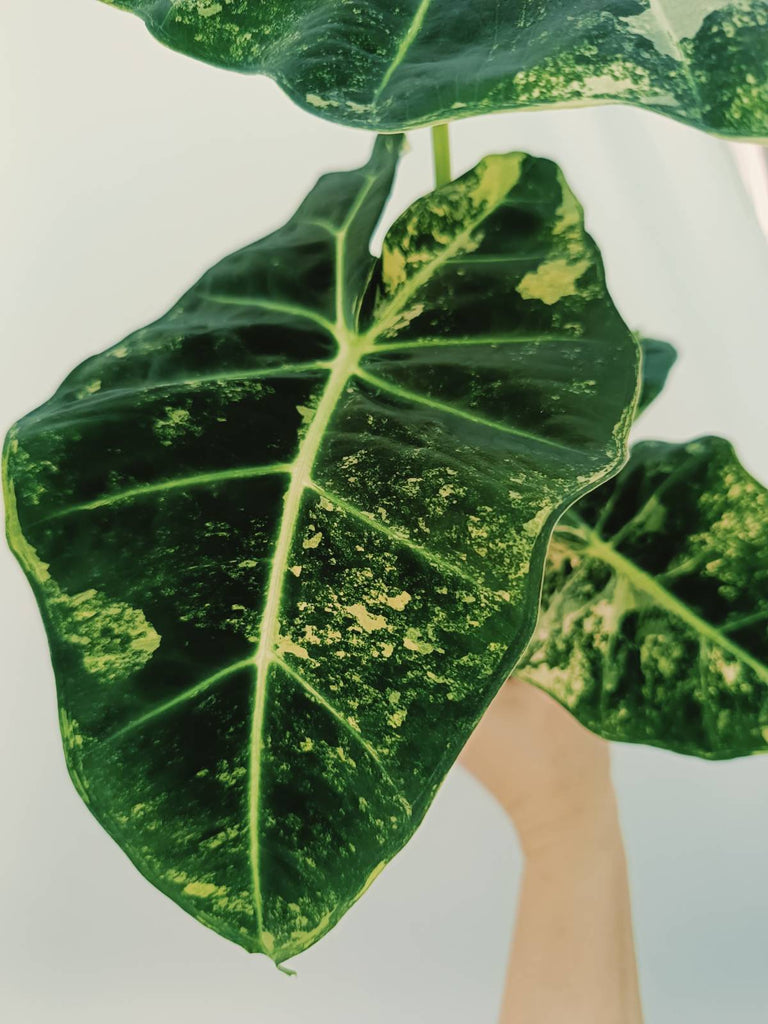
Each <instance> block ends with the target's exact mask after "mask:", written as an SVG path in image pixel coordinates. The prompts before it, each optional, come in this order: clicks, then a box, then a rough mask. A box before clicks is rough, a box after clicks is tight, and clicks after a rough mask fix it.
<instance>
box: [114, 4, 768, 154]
mask: <svg viewBox="0 0 768 1024" xmlns="http://www.w3.org/2000/svg"><path fill="white" fill-rule="evenodd" d="M105 2H106V3H113V4H114V6H116V7H122V8H124V9H125V10H128V11H132V12H133V13H135V14H138V15H139V16H140V17H141V18H143V19H144V21H145V22H146V24H147V26H148V28H149V30H150V31H151V32H152V33H153V34H154V35H155V36H156V37H157V38H158V39H159V40H160V41H161V42H163V43H165V44H166V45H167V46H170V47H172V48H173V49H175V50H180V51H181V52H182V53H186V54H189V55H190V56H193V57H197V58H198V59H200V60H204V61H208V62H209V63H211V64H217V65H219V66H221V67H226V68H233V69H234V70H236V71H245V72H260V73H263V74H266V75H269V76H270V77H271V78H273V79H275V81H277V82H278V83H279V84H280V85H281V86H282V88H283V89H285V91H286V92H287V93H288V95H289V96H291V98H292V99H293V100H294V101H295V102H296V103H298V104H299V105H300V106H302V107H304V108H305V109H307V110H311V111H313V112H314V113H316V114H320V115H321V116H323V117H327V118H329V119H330V120H332V121H339V122H341V123H342V124H349V125H356V126H358V127H361V128H372V129H376V130H383V131H399V130H401V129H403V128H409V127H415V126H417V125H421V124H428V123H430V122H435V121H443V120H449V119H451V118H456V117H467V116H470V115H473V114H485V113H489V112H491V111H495V110H513V109H525V108H537V107H545V106H583V105H584V104H592V103H619V102H621V103H631V104H633V105H635V106H641V107H645V108H646V109H648V110H655V111H656V112H658V113H660V114H667V115H669V116H670V117H675V118H677V119H678V120H680V121H684V122H686V123H687V124H692V125H695V126H696V127H698V128H704V129H707V130H709V131H713V132H717V133H720V134H723V135H732V136H736V137H741V138H748V137H755V138H765V137H767V136H768V3H767V2H766V0H732V2H730V0H691V2H689V3H686V2H685V0H682V2H681V0H674V3H670V2H669V0H603V3H600V4H596V3H595V2H594V0H505V2H503V3H499V0H471V2H469V0H400V2H396V3H395V2H393V0H354V2H351V0H320V2H317V0H315V2H312V3H308V2H307V0H273V2H271V3H265V2H264V0H105Z"/></svg>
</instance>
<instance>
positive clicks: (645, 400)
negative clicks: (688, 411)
mask: <svg viewBox="0 0 768 1024" xmlns="http://www.w3.org/2000/svg"><path fill="white" fill-rule="evenodd" d="M640 353H641V356H642V358H641V387H640V398H639V399H638V402H637V415H638V416H639V415H640V413H641V412H645V410H646V409H647V408H648V406H649V405H650V404H651V402H654V401H655V400H656V399H657V398H658V397H659V395H660V394H661V392H662V391H663V390H664V385H665V384H666V383H667V377H668V376H669V371H670V370H671V369H672V367H673V366H674V365H675V362H676V360H677V352H676V351H675V348H674V346H673V345H670V344H669V342H668V341H656V339H655V338H640Z"/></svg>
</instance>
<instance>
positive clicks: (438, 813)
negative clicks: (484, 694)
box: [0, 0, 768, 1024]
mask: <svg viewBox="0 0 768 1024" xmlns="http://www.w3.org/2000/svg"><path fill="white" fill-rule="evenodd" d="M452 135H453V144H454V152H455V161H456V164H457V170H464V169H466V168H467V167H469V166H471V165H472V164H473V163H474V162H476V160H477V159H479V158H480V157H482V156H483V155H484V154H486V153H487V152H490V151H508V150H512V149H526V150H529V151H530V152H532V153H537V154H542V155H547V156H551V157H553V158H555V159H557V160H558V161H559V162H560V163H561V164H562V166H563V168H564V170H565V173H566V175H567V176H568V179H569V181H570V182H571V185H572V186H573V188H574V189H575V191H576V192H577V194H578V195H579V197H580V198H581V200H582V202H583V203H584V205H585V207H586V210H587V221H588V225H589V228H590V230H591V231H592V233H593V234H594V235H595V237H596V238H597V240H598V242H599V244H600V246H601V247H602V251H603V255H604V258H605V261H606V264H607V270H608V281H609V285H610V287H611V290H612V293H613V295H614V298H615V300H616V302H617V304H618V305H619V308H620V309H621V310H622V312H623V314H624V316H625V318H626V320H627V321H628V322H629V323H630V324H631V325H632V326H634V327H637V328H640V329H641V330H643V331H646V332H648V333H650V334H653V335H655V336H657V337H661V338H667V339H669V340H671V341H674V342H675V343H676V344H677V345H678V346H679V348H680V351H681V353H682V358H681V362H680V365H679V367H678V369H677V371H676V372H675V374H674V376H673V378H672V381H671V384H670V386H669V388H668V390H667V392H666V393H665V395H664V397H663V398H662V399H661V400H660V401H659V402H658V403H657V405H656V406H655V407H654V409H653V410H652V411H651V412H650V413H649V414H648V415H647V416H646V417H645V418H644V420H643V424H642V434H643V435H645V436H655V437H666V438H671V439H684V438H689V437H692V436H695V435H697V434H701V433H705V432H717V433H721V434H724V435H726V436H727V437H729V438H731V439H732V440H734V441H735V442H736V443H737V444H738V446H739V449H740V451H741V453H742V455H743V457H744V459H745V461H746V463H747V465H748V466H749V467H750V468H751V469H752V470H753V472H755V473H756V474H757V475H758V476H761V477H762V479H764V480H768V449H767V448H766V445H765V429H766V420H767V417H766V371H767V370H768V355H767V354H766V314H767V313H768V248H767V247H766V244H765V239H764V238H763V237H762V236H761V234H760V231H759V229H758V227H757V224H756V220H755V217H754V213H753V211H752V210H751V208H750V205H749V202H748V200H747V197H746V194H745V192H744V190H743V188H742V185H741V182H740V180H739V178H738V176H737V174H736V170H735V164H734V160H733V155H732V153H731V151H730V149H729V148H728V146H727V145H726V144H725V143H723V142H719V141H716V140H714V139H711V138H708V137H706V136H704V135H700V134H697V133H696V132H694V131H693V130H692V129H688V128H684V127H682V126H680V125H677V124H674V123H673V122H671V121H665V120H662V119H661V118H658V117H655V116H653V115H650V114H643V113H640V112H637V111H633V110H629V109H623V108H618V107H614V108H603V109H599V110H580V111H572V112H571V111H566V112H557V113H556V112H544V113H536V114H522V115H505V116H495V117H487V118H482V119H478V120H475V121H468V122H463V123H461V124H459V125H457V126H455V127H454V129H453V132H452ZM371 142H372V138H371V137H370V136H369V135H367V134H365V133H362V132H357V131H352V130H349V129H343V128H338V127H335V126H333V125H330V124H326V123H324V122H323V121H320V120H319V119H314V118H312V117H310V116H309V115H308V114H305V113H302V112H300V111H299V110H298V109H295V108H294V107H293V106H292V105H291V104H290V102H289V101H288V100H287V99H286V98H285V97H284V96H283V95H282V94H281V93H280V92H279V90H278V89H277V88H276V87H275V86H274V85H272V84H271V83H270V82H268V81H267V80H266V79H263V78H256V79H249V78H243V77H241V76H238V75H234V74H228V73H225V72H221V71H215V70H213V69H210V68H207V67H204V66H203V65H202V64H195V63H193V62H192V61H189V60H186V59H184V58H182V57H180V56H178V55H176V54H173V53H171V52H170V51H167V50H164V49H163V48H162V47H160V46H159V45H158V44H157V43H156V42H154V41H153V40H152V39H151V38H150V37H149V36H148V35H147V33H146V32H145V31H144V30H143V28H142V26H141V24H140V23H139V22H138V21H137V20H136V19H132V18H130V17H129V16H128V15H124V14H121V13H120V12H118V11H116V10H110V8H109V7H108V6H105V5H103V4H100V3H98V2H97V0H34V2H31V0H2V4H1V5H0V218H1V222H0V237H1V238H2V252H1V253H0V263H1V266H0V333H1V336H2V346H3V348H2V352H3V361H2V367H3V368H2V377H1V379H0V387H2V420H3V427H5V425H7V424H10V422H11V421H12V420H13V419H15V418H16V417H18V416H20V415H22V414H23V413H25V412H27V411H28V410H29V409H30V408H32V407H33V406H34V405H37V404H38V403H40V402H41V401H43V400H44V399H46V398H47V397H48V396H49V395H50V393H51V392H52V390H53V389H54V388H55V387H56V385H57V384H58V383H59V381H60V380H61V378H62V377H63V376H64V374H65V373H66V372H67V371H68V370H69V369H70V368H71V367H72V366H73V365H74V364H75V363H77V362H79V361H80V360H82V359H83V358H84V357H85V356H87V355H89V354H90V353H93V352H96V351H98V350H99V349H101V348H104V347H106V346H107V345H109V344H111V343H112V342H114V341H116V340H118V339H119V338H120V337H121V336H123V335H125V334H126V333H128V332H129V331H130V330H132V329H133V328H135V327H137V326H139V325H141V324H143V323H144V322H146V321H149V320H152V319H154V318H155V317H157V316H158V315H159V314H161V313H162V312H164V310H165V309H166V308H167V307H168V306H169V305H170V303H171V302H172V301H173V300H174V299H175V298H176V297H177V296H178V295H179V293H181V292H182V291H183V290H185V289H186V288H187V286H188V285H189V284H191V283H192V282H193V281H194V280H195V279H196V278H197V276H198V275H199V274H200V273H201V272H202V271H203V270H205V269H206V268H207V267H208V266H209V265H210V264H212V263H213V262H214V261H215V260H217V259H218V258H220V257H221V256H223V255H224V254H225V253H227V252H229V251H231V250H233V249H235V248H237V247H239V246H241V245H243V244H245V243H247V242H249V241H251V240H252V239H254V238H256V237H258V236H260V235H262V234H264V233H265V232H267V231H269V230H271V229H272V228H274V227H276V226H277V225H279V224H281V223H282V222H283V221H284V219H285V218H287V217H288V216H289V214H290V213H291V212H292V210H293V209H294V207H295V206H296V205H297V203H298V202H299V200H300V199H301V198H302V196H303V195H304V194H305V192H306V190H307V189H309V188H310V186H311V185H312V184H313V183H314V181H315V179H316V178H317V177H318V175H319V174H320V173H321V172H323V171H325V170H328V169H332V168H334V169H335V168H344V167H352V166H355V165H357V164H359V163H361V162H362V161H364V159H365V158H366V155H367V153H368V150H369V148H370V146H371ZM430 184H431V169H430V163H429V152H428V138H427V134H426V133H425V132H418V133H415V134H414V135H413V136H412V152H411V153H410V155H409V156H408V157H407V158H406V159H405V161H404V163H403V166H402V169H401V172H400V175H399V177H398V181H397V186H396V190H395V195H394V199H393V200H392V205H391V209H390V210H389V212H388V214H387V222H389V221H391V219H392V216H393V215H394V214H395V213H396V212H398V211H399V210H400V209H402V208H403V207H404V206H405V205H406V204H407V203H408V202H409V201H410V200H412V199H413V198H414V197H416V196H417V195H419V194H420V193H421V192H423V191H425V190H427V189H428V188H429V187H430ZM0 573H1V574H2V575H1V578H0V595H1V596H2V607H3V615H2V639H1V641H0V642H1V643H2V647H1V648H0V650H1V652H2V653H1V655H0V659H1V660H0V664H1V665H2V703H1V704H0V707H1V708H2V713H1V714H0V792H1V794H2V817H0V821H1V822H2V842H0V1007H1V1008H3V1009H4V1010H5V1012H6V1017H5V1019H6V1020H9V1021H12V1022H14V1024H16V1022H23V1024H38V1022H49V1021H56V1022H57V1024H58V1022H61V1024H70V1022H71V1024H74V1022H77V1024H102V1022H104V1021H107V1020H108V1021H110V1024H140V1022H141V1024H177V1022H179V1024H182V1022H183V1024H209V1022H210V1021H212V1020H214V1021H221V1022H229V1021H235V1020H248V1021H258V1022H264V1024H295V1022H297V1021H300V1020H311V1021H313V1022H314V1024H359V1022H361V1021H365V1022H366V1024H391V1022H392V1021H393V1020H395V1021H398V1024H432V1022H435V1024H436V1022H440V1024H494V1021H495V1015H496V1012H497V1006H498V1001H499V998H500V992H501V986H502V979H503V969H504V963H505V958H506V944H507V939H508V935H509V931H510V928H511V924H512V918H513V906H514V898H515V890H516V885H517V879H518V874H519V869H520V857H519V854H518V851H517V848H516V845H515V840H514V836H513V834H512V831H511V829H510V827H509V826H508V824H507V822H506V820H505V819H504V816H503V815H502V813H501V812H500V811H499V810H498V808H497V807H496V806H495V805H494V803H493V802H492V800H491V799H490V798H489V797H487V796H486V795H485V794H484V793H483V792H482V791H481V790H480V789H479V788H478V786H477V785H476V784H475V783H474V782H473V781H472V780H471V779H470V778H469V777H468V776H467V775H466V774H464V773H463V772H462V771H461V770H458V769H456V770H454V772H453V773H452V774H451V776H450V777H449V779H448V781H447V782H446V784H445V786H444V788H443V790H442V791H441V794H440V796H439V798H438V800H437V803H436V804H435V807H434V809H433V811H432V812H431V813H430V815H429V816H428V818H427V820H426V822H425V824H424V826H423V828H422V829H421V831H420V832H419V834H418V836H417V838H416V839H415V840H414V841H413V842H412V844H411V845H410V846H409V847H408V849H407V850H406V851H405V852H404V853H403V854H402V855H401V856H400V857H399V858H398V859H397V860H396V861H395V863H394V864H392V865H391V867H389V868H388V869H387V870H386V871H385V873H384V874H383V876H382V877H381V879H380V880H379V881H378V882H377V883H376V884H375V886H374V887H373V889H372V890H371V891H370V893H369V894H368V895H367V896H366V897H365V899H364V900H363V901H362V903H361V904H358V906H357V908H355V910H353V912H352V913H350V914H349V916H348V917H347V918H346V919H345V920H344V921H343V922H342V924H341V925H340V926H339V927H338V928H337V929H336V930H335V931H334V932H333V933H332V934H331V935H330V936H329V937H327V938H326V939H324V940H323V941H322V942H321V943H320V945H319V946H317V947H315V948H314V949H313V950H311V951H310V952H309V953H307V954H305V955H304V956H303V957H301V958H299V960H298V961H296V962H295V963H294V966H295V967H296V968H297V969H298V971H299V976H298V978H294V979H288V978H285V977H284V976H283V975H281V974H279V973H278V972H277V971H276V970H275V969H274V967H272V966H271V964H270V963H269V962H267V961H266V960H265V959H263V958H259V957H249V956H247V955H246V954H245V953H243V952H242V951H241V950H240V949H239V948H237V947H235V946H234V945H230V944H229V943H227V942H225V941H224V940H223V939H220V938H218V937H217V936H216V935H214V934H213V933H212V932H209V931H207V930H206V929H204V928H203V927H201V926H200V925H198V924H196V923H195V922H194V921H193V920H192V919H191V918H189V917H187V916H186V915H185V914H184V913H182V911H180V910H179V909H177V908H176V907H175V906H174V905H173V904H172V903H171V902H169V901H168V900H167V899H166V898H165V897H163V896H161V895H160V894H159V893H157V892H155V891H154V890H153V889H152V888H150V886H149V885H147V883H146V882H145V881H144V880H143V879H142V878H141V877H140V876H139V875H138V873H137V872H136V871H135V869H134V868H133V867H132V866H131V864H130V863H129V862H128V860H127V859H126V858H125V857H124V856H123V854H122V853H121V852H120V851H119V850H118V848H117V847H116V846H115V845H114V844H113V843H112V841H111V840H110V839H109V838H108V837H107V836H106V835H105V834H104V833H102V831H101V830H100V829H99V827H98V825H97V824H96V823H95V821H94V820H93V819H91V817H90V816H89V814H88V812H87V811H86V810H85V808H84V806H83V805H82V804H81V803H80V801H79V799H78V798H77V797H76V795H75V793H74V791H73V789H72V788H71V786H70V783H69V781H68V779H67V776H66V774H65V769H64V765H63V759H62V756H61V753H60V747H59V741H58V734H57V725H56V710H55V700H54V688H53V680H52V675H51V670H50V666H49V662H48V659H47V654H46V649H45V641H44V635H43V630H42V626H41V624H40V621H39V618H38V615H37V612H36V609H35V607H34V604H33V600H32V596H31V593H30V591H29V589H28V587H27V585H26V583H25V582H24V580H23V578H22V576H21V572H20V570H19V569H18V568H17V567H16V565H15V563H14V562H13V561H12V559H11V557H10V555H9V554H8V553H7V552H5V550H3V551H2V553H0ZM615 775H616V781H617V786H618V789H619V795H620V799H621V808H622V816H623V820H624V825H625V831H626V837H627V844H628V850H629V858H630V865H631V874H632V887H633V894H634V906H635V921H636V927H637V940H638V948H639V958H640V968H641V974H642V985H643V993H644V998H645V1005H646V1011H647V1018H648V1022H649V1024H678V1022H681V1021H686V1022H687V1021H696V1024H722V1022H723V1021H728V1022H729V1024H752V1022H756V1024H757V1022H762V1021H764V1020H765V1019H766V1017H767V1016H768V990H767V988H766V983H765V977H766V969H767V968H768V873H767V872H766V869H765V864H766V858H767V857H768V759H765V758H753V759H747V760H742V761H738V762H731V763H728V764H719V765H710V764H705V763H699V762H695V761H692V760H686V759H683V758H680V757H676V756H674V755H671V754H665V753H660V752H657V751H653V750H648V749H632V748H617V749H616V751H615ZM564 1024H566V1022H564Z"/></svg>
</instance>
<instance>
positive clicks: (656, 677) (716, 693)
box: [518, 437, 768, 758]
mask: <svg viewBox="0 0 768 1024" xmlns="http://www.w3.org/2000/svg"><path fill="white" fill-rule="evenodd" d="M518 674H519V675H521V676H522V677H523V678H525V679H527V680H529V681H530V682H533V683H535V684H536V685H537V686H540V687H542V688H543V689H545V690H547V691H548V692H549V693H551V694H553V696H555V697H557V699H558V700H560V701H561V702H562V703H563V704H564V705H565V706H566V707H568V708H570V709H571V711H572V712H573V713H574V714H575V715H576V717H577V718H578V719H579V720H580V721H581V722H583V723H584V725H586V726H588V727H589V728H590V729H592V730H593V731H594V732H598V733H600V734H601V735H603V736H606V737H608V738H609V739H616V740H628V741H631V742H635V743H649V744H653V745H655V746H660V747H666V748H669V749H671V750H677V751H680V752H681V753H685V754H695V755H698V756H700V757H708V758H726V757H736V756H738V755H741V754H750V753H753V752H756V751H763V750H766V749H768V491H766V488H765V487H763V486H762V485H761V484H759V483H757V481H755V480H754V479H753V478H752V477H751V476H750V475H749V473H748V472H747V471H746V470H745V469H744V468H743V467H742V466H741V465H740V464H739V461H738V459H737V458H736V455H735V454H734V451H733V448H732V447H731V445H730V444H728V442H727V441H723V440H721V439H720V438H716V437H705V438H702V439H700V440H697V441H692V442H690V443H689V444H662V443H660V442H650V441H647V442H643V443H641V444H638V445H636V446H635V448H634V449H633V453H632V458H631V459H630V462H629V464H628V466H627V467H626V468H625V469H624V470H623V471H622V472H621V473H620V474H619V476H618V477H616V478H615V479H614V480H612V481H611V482H610V483H609V484H606V485H605V486H603V487H601V488H599V489H598V490H596V491H594V492H593V493H592V494H590V495H588V496H587V497H586V498H584V499H582V500H581V501H580V502H579V503H578V505H577V506H576V507H575V509H572V510H571V511H569V512H568V513H566V515H565V517H564V518H563V520H562V522H561V524H560V525H559V526H558V528H557V530H556V532H555V536H554V538H553V541H552V546H551V549H550V555H549V568H548V571H547V576H546V582H545V610H544V612H543V614H542V617H541V620H540V622H539V624H538V626H537V630H536V634H535V636H534V639H533V641H532V642H531V646H530V648H529V650H528V652H527V654H526V657H525V660H524V661H523V663H522V665H521V666H520V667H519V668H518Z"/></svg>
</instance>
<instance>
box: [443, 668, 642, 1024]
mask: <svg viewBox="0 0 768 1024" xmlns="http://www.w3.org/2000/svg"><path fill="white" fill-rule="evenodd" d="M461 763H462V764H463V765H464V767H465V768H468V769H469V771H470V772H472V774H473V775H474V776H475V777H476V778H477V779H478V780H479V781H480V782H481V783H482V784H483V785H484V786H485V787H486V788H487V789H488V790H489V791H490V792H491V793H492V794H493V795H494V796H495V797H496V799H497V800H498V802H499V803H500V804H501V806H502V807H503V808H504V810H505V811H506V812H507V814H508V815H509V817H510V819H511V820H512V822H513V824H514V826H515V829H516V830H517V833H518V837H519V839H520V844H521V846H522V849H523V853H524V854H525V858H526V867H525V871H524V874H523V879H522V886H521V891H520V899H519V903H518V911H517V922H516V929H515V937H514V942H513V944H512V952H511V957H510V962H509V970H508V974H507V985H506V990H505V995H504V1002H503V1007H502V1013H501V1017H500V1024H566V1022H567V1024H642V1012H641V1008H640V995H639V988H638V981H637V967H636V963H635V955H634V944H633V938H632V921H631V910H630V902H629V890H628V884H627V873H626V862H625V858H624V847H623V842H622V837H621V829H620V826H619V818H618V811H617V808H616V799H615V793H614V789H613V784H612V781H611V769H610V751H609V747H608V744H607V743H606V742H605V741H604V740H602V739H600V738H599V737H598V736H595V735H594V734H593V733H591V732H589V731H588V730H587V729H585V728H584V727H583V726H581V725H580V724H579V723H578V722H577V721H576V720H575V719H574V718H573V717H572V716H571V715H570V714H569V712H567V711H566V710H565V709H564V708H562V707H561V706H560V705H559V704H557V703H556V701H554V700H553V699H552V698H551V697H549V696H548V695H547V694H545V693H543V692H542V691H540V690H538V689H536V688H535V687H534V686H531V685H530V684H528V683H526V682H524V681H523V680H520V679H515V678H511V679H509V680H508V681H507V682H506V683H505V684H504V686H503V687H502V689H501V691H500V692H499V694H498V695H497V697H496V698H495V700H494V701H493V703H492V704H491V706H490V707H489V709H488V711H487V712H486V714H485V715H484V717H483V719H482V720H481V722H480V724H479V725H478V726H477V728H476V729H475V731H474V732H473V734H472V736H471V737H470V739H469V741H468V743H467V745H466V747H465V748H464V751H463V753H462V756H461Z"/></svg>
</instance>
